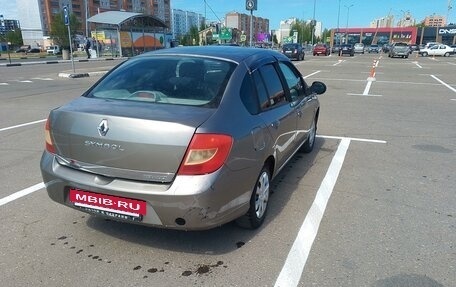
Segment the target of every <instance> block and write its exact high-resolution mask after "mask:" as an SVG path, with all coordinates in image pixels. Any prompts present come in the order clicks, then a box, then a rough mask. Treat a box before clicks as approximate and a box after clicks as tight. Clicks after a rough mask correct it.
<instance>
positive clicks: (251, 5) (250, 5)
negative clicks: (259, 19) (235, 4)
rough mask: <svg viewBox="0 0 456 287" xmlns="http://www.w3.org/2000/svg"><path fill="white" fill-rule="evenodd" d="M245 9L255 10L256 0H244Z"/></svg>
mask: <svg viewBox="0 0 456 287" xmlns="http://www.w3.org/2000/svg"><path fill="white" fill-rule="evenodd" d="M245 9H246V10H249V11H252V10H257V0H246V1H245Z"/></svg>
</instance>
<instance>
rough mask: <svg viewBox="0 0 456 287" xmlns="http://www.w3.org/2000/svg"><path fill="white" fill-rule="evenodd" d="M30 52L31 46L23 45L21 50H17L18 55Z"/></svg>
mask: <svg viewBox="0 0 456 287" xmlns="http://www.w3.org/2000/svg"><path fill="white" fill-rule="evenodd" d="M29 50H30V45H22V46H20V47H19V49H17V50H16V53H28V51H29Z"/></svg>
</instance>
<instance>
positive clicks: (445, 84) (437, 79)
mask: <svg viewBox="0 0 456 287" xmlns="http://www.w3.org/2000/svg"><path fill="white" fill-rule="evenodd" d="M431 77H432V78H434V80H436V81H437V82H439V83H441V84H442V85H444V86H445V87H447V88H448V89H450V90H452V91H453V92H455V93H456V89H455V88H453V87H452V86H450V85H448V84H447V83H445V82H444V81H442V80H440V79H439V78H437V77H436V76H434V75H431Z"/></svg>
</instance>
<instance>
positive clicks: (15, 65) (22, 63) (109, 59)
mask: <svg viewBox="0 0 456 287" xmlns="http://www.w3.org/2000/svg"><path fill="white" fill-rule="evenodd" d="M125 59H128V58H127V57H118V58H95V59H90V60H89V59H75V60H74V62H79V63H81V62H90V61H113V60H125ZM1 60H6V59H3V58H2V59H1ZM58 63H71V60H53V61H36V62H21V63H4V64H3V63H2V64H0V67H17V66H25V65H38V64H58Z"/></svg>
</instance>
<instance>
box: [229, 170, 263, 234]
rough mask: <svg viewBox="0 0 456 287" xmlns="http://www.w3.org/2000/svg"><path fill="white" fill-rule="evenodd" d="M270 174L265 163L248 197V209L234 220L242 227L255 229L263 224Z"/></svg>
mask: <svg viewBox="0 0 456 287" xmlns="http://www.w3.org/2000/svg"><path fill="white" fill-rule="evenodd" d="M270 181H271V174H270V170H269V168H268V166H267V165H265V166H264V167H263V168H262V169H261V172H260V175H259V176H258V179H257V182H256V184H255V187H254V189H253V193H252V196H251V198H250V208H249V211H247V213H246V214H245V215H243V216H242V217H240V218H238V219H237V220H236V223H237V224H238V225H239V226H240V227H243V228H247V229H255V228H258V227H260V226H261V224H263V221H264V218H265V217H266V211H267V208H268V202H269V194H270Z"/></svg>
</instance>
